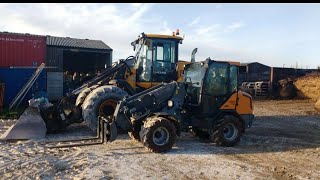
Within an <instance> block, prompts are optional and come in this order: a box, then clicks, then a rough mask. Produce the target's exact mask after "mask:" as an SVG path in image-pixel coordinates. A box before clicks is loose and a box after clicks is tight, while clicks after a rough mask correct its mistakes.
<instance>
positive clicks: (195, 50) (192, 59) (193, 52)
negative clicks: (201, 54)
mask: <svg viewBox="0 0 320 180" xmlns="http://www.w3.org/2000/svg"><path fill="white" fill-rule="evenodd" d="M197 51H198V48H194V50H193V51H192V53H191V62H192V63H194V62H196V59H195V56H196V53H197Z"/></svg>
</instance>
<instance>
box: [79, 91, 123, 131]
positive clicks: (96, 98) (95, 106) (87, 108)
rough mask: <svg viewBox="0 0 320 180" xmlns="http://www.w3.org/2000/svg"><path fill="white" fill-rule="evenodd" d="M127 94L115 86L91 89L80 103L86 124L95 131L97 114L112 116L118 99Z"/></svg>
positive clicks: (106, 116)
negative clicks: (81, 103)
mask: <svg viewBox="0 0 320 180" xmlns="http://www.w3.org/2000/svg"><path fill="white" fill-rule="evenodd" d="M126 95H128V94H127V92H126V91H124V90H122V89H120V88H119V87H116V86H109V85H106V86H101V87H98V88H96V89H95V90H93V91H92V92H91V93H90V94H89V95H88V96H87V98H86V99H85V101H84V102H83V105H82V117H83V119H84V121H85V123H86V125H87V126H88V127H89V128H90V129H91V130H92V131H93V132H97V124H98V116H103V117H105V118H112V117H113V113H114V111H115V108H116V106H117V103H118V101H120V100H122V98H123V97H124V96H126Z"/></svg>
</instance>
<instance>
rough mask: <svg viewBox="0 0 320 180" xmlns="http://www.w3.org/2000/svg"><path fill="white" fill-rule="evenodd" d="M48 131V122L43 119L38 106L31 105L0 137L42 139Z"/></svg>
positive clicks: (7, 138) (5, 138)
mask: <svg viewBox="0 0 320 180" xmlns="http://www.w3.org/2000/svg"><path fill="white" fill-rule="evenodd" d="M46 132H47V128H46V124H45V122H44V121H43V119H42V117H41V115H40V113H39V111H38V108H36V107H32V106H29V107H28V108H27V109H26V110H25V111H24V112H23V114H22V115H21V116H20V118H19V119H18V121H17V122H16V123H15V124H14V125H12V126H11V127H10V128H9V129H8V130H7V131H6V132H5V133H4V134H3V135H2V136H1V138H0V139H2V140H14V139H15V140H24V139H41V138H44V137H45V135H46Z"/></svg>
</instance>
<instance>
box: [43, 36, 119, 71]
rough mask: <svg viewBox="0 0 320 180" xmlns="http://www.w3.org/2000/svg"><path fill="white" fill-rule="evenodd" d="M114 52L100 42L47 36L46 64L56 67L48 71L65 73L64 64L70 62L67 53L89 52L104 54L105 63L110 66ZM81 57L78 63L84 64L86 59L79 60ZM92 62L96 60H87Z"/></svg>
mask: <svg viewBox="0 0 320 180" xmlns="http://www.w3.org/2000/svg"><path fill="white" fill-rule="evenodd" d="M112 51H113V50H112V49H111V48H110V47H109V46H108V45H106V44H105V43H104V42H102V41H100V40H89V39H77V38H69V37H55V36H47V58H46V64H47V65H48V66H51V67H56V68H54V69H50V70H48V71H54V72H62V71H65V69H64V63H66V61H69V59H68V57H65V56H66V53H67V52H74V53H75V54H79V53H81V52H88V53H95V54H104V55H103V56H104V57H105V58H104V63H105V64H107V65H108V66H110V65H111V63H112ZM75 54H74V55H75ZM79 55H80V54H79ZM79 55H78V56H77V58H78V60H77V61H78V62H82V61H83V60H84V59H81V58H79ZM69 58H70V57H69ZM92 60H94V59H86V60H85V61H91V62H92V63H93V61H92Z"/></svg>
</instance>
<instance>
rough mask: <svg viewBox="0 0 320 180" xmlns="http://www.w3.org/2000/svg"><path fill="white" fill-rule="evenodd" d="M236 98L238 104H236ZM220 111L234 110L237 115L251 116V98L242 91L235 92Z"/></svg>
mask: <svg viewBox="0 0 320 180" xmlns="http://www.w3.org/2000/svg"><path fill="white" fill-rule="evenodd" d="M237 96H238V103H237ZM220 109H221V110H236V111H237V113H238V114H240V115H241V114H253V106H252V97H251V96H250V95H249V94H248V93H245V92H243V91H238V92H235V93H233V94H232V95H231V97H230V98H229V99H228V101H227V102H225V103H224V104H223V105H222V106H221V107H220Z"/></svg>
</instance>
